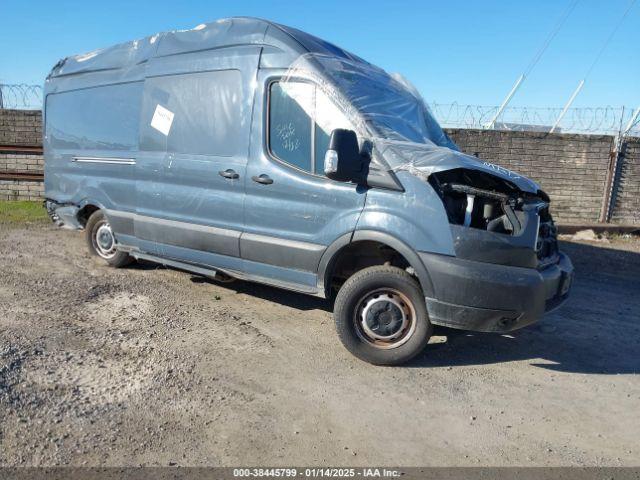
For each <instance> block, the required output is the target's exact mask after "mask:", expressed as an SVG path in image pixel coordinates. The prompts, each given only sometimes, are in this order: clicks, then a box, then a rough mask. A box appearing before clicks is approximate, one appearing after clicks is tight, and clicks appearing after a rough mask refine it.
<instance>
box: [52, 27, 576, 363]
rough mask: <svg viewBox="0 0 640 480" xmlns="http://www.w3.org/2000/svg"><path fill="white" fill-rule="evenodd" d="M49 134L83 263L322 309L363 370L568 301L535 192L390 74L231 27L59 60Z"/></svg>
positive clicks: (290, 34) (58, 193) (565, 267)
mask: <svg viewBox="0 0 640 480" xmlns="http://www.w3.org/2000/svg"><path fill="white" fill-rule="evenodd" d="M44 119H45V128H44V153H45V190H46V198H47V200H46V204H47V209H48V211H49V214H50V216H51V217H52V219H53V220H54V221H55V222H57V223H58V224H60V225H63V226H66V227H69V228H74V229H84V230H85V231H86V238H87V243H88V247H89V250H90V251H91V252H92V253H93V254H95V255H97V256H98V257H101V258H102V259H103V260H104V261H106V262H107V263H108V264H109V265H112V266H114V267H123V266H125V265H127V264H129V263H131V262H132V261H134V260H136V259H141V260H147V261H153V262H157V263H160V264H164V265H167V266H171V267H174V268H178V269H183V270H187V271H191V272H194V273H197V274H201V275H206V276H209V277H212V278H214V279H216V278H218V279H222V280H229V279H232V278H238V279H243V280H250V281H255V282H261V283H265V284H269V285H273V286H276V287H281V288H286V289H290V290H295V291H298V292H301V293H304V294H309V295H316V296H319V297H324V298H331V299H333V300H334V316H335V322H336V327H337V331H338V336H339V337H340V340H341V341H342V342H343V344H344V346H345V347H346V348H347V349H348V350H349V351H350V352H352V353H353V354H354V355H356V356H357V357H359V358H361V359H363V360H366V361H368V362H371V363H374V364H384V365H395V364H400V363H403V362H406V361H407V360H409V359H411V358H412V357H414V356H415V355H417V354H419V353H420V352H421V351H422V350H423V349H424V348H425V346H426V344H427V342H428V340H429V337H430V335H431V333H432V329H433V325H444V326H447V327H454V328H458V329H468V330H476V331H485V332H506V331H510V330H514V329H516V328H520V327H523V326H525V325H529V324H530V323H532V322H534V321H536V320H537V319H539V318H540V317H541V316H542V315H543V314H544V313H545V312H546V311H549V310H550V309H552V308H555V307H557V306H558V305H560V304H561V303H562V302H563V301H564V300H565V299H566V298H567V295H568V292H569V287H570V285H571V278H572V274H573V267H572V265H571V262H570V260H569V259H568V258H567V257H566V256H565V255H564V254H563V253H561V252H560V251H558V245H557V241H556V228H555V227H554V223H553V220H552V218H551V215H550V213H549V198H548V196H547V195H546V194H545V193H544V192H542V191H541V190H540V188H539V187H538V185H537V184H536V183H534V182H533V181H531V180H529V179H527V178H525V177H522V176H521V175H518V174H516V173H514V172H511V171H509V170H507V169H505V168H502V167H499V166H497V165H494V164H491V163H488V162H485V161H483V160H479V159H477V158H475V157H472V156H469V155H465V154H463V153H461V152H460V151H459V150H458V148H457V147H456V145H455V144H454V143H453V142H452V141H451V140H450V139H449V137H448V136H447V135H446V134H445V133H444V132H443V130H442V129H441V128H440V126H439V125H438V123H437V122H436V120H435V119H434V118H433V116H432V115H431V113H430V111H429V109H428V107H427V106H426V104H425V103H424V101H423V100H422V98H421V96H420V95H419V93H418V92H417V90H416V89H415V88H413V87H412V86H411V84H410V83H409V82H407V81H406V80H405V79H404V78H403V77H401V76H400V75H390V74H388V73H387V72H385V71H384V70H382V69H380V68H378V67H376V66H374V65H372V64H370V63H368V62H366V61H365V60H363V59H362V58H359V57H357V56H356V55H353V54H351V53H349V52H347V51H345V50H343V49H341V48H339V47H336V46H335V45H332V44H330V43H327V42H325V41H323V40H320V39H318V38H316V37H313V36H311V35H308V34H306V33H303V32H301V31H298V30H296V29H293V28H289V27H285V26H282V25H278V24H275V23H272V22H268V21H265V20H259V19H253V18H232V19H226V20H220V21H217V22H214V23H210V24H206V25H200V26H198V27H196V28H194V29H192V30H184V31H173V32H167V33H160V34H157V35H153V36H151V37H147V38H144V39H142V40H137V41H133V42H128V43H123V44H120V45H116V46H114V47H111V48H107V49H104V50H98V51H94V52H91V53H87V54H84V55H77V56H73V57H68V58H65V59H64V60H61V61H60V62H58V64H57V65H55V67H54V68H53V70H52V71H51V73H50V75H49V76H48V77H47V80H46V84H45V105H44Z"/></svg>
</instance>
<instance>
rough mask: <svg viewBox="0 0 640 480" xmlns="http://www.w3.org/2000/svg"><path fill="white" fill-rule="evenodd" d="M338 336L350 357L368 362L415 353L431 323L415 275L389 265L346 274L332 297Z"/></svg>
mask: <svg viewBox="0 0 640 480" xmlns="http://www.w3.org/2000/svg"><path fill="white" fill-rule="evenodd" d="M334 318H335V322H336V329H337V331H338V336H339V337H340V340H341V341H342V343H343V345H344V346H345V347H346V348H347V350H349V351H350V352H351V353H352V354H353V355H355V356H356V357H358V358H360V359H361V360H364V361H365V362H369V363H373V364H374V365H400V364H402V363H405V362H407V361H409V360H411V359H412V358H413V357H415V356H416V355H418V354H419V353H421V352H422V351H423V350H424V348H425V347H426V345H427V342H428V341H429V337H431V333H432V332H433V326H432V325H431V322H430V321H429V317H428V315H427V308H426V305H425V301H424V296H423V294H422V289H421V288H420V285H419V283H418V282H417V280H416V279H415V278H413V277H412V276H411V275H409V274H408V273H407V272H405V271H404V270H402V269H400V268H397V267H391V266H376V267H369V268H365V269H364V270H360V271H359V272H357V273H355V274H354V275H352V276H351V277H350V278H349V279H348V280H347V281H346V282H345V283H344V285H343V286H342V288H341V289H340V291H339V292H338V296H337V297H336V301H335V307H334Z"/></svg>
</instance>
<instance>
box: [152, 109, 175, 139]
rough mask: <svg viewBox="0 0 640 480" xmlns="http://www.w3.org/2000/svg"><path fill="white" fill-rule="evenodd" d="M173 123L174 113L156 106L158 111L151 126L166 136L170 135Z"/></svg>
mask: <svg viewBox="0 0 640 480" xmlns="http://www.w3.org/2000/svg"><path fill="white" fill-rule="evenodd" d="M172 123H173V112H172V111H171V110H167V109H166V108H164V107H163V106H162V105H157V106H156V111H155V112H154V113H153V118H152V119H151V126H152V127H153V128H155V129H156V130H158V131H159V132H160V133H162V134H164V135H169V130H171V124H172Z"/></svg>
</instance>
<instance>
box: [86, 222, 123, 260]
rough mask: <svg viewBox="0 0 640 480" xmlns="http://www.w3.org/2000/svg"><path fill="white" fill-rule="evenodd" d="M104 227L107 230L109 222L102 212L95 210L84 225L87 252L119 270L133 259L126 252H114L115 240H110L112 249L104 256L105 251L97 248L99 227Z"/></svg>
mask: <svg viewBox="0 0 640 480" xmlns="http://www.w3.org/2000/svg"><path fill="white" fill-rule="evenodd" d="M105 226H106V227H107V228H109V222H108V220H107V217H106V216H105V214H104V212H103V211H102V210H96V211H95V212H93V213H92V214H91V216H90V217H89V220H87V224H86V225H85V238H86V241H87V246H88V247H89V252H90V253H91V254H92V255H95V256H97V257H100V258H102V259H103V260H104V261H105V262H107V263H108V264H109V265H111V266H112V267H116V268H120V267H124V266H126V265H129V264H130V263H131V262H133V258H131V256H129V255H128V254H127V253H126V252H122V251H120V250H115V238H112V240H113V248H114V251H113V252H112V253H109V254H106V253H105V250H104V249H102V248H101V247H100V246H99V244H98V239H97V234H98V231H99V230H100V229H101V227H105ZM109 230H110V228H109Z"/></svg>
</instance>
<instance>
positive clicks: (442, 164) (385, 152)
mask: <svg viewBox="0 0 640 480" xmlns="http://www.w3.org/2000/svg"><path fill="white" fill-rule="evenodd" d="M374 145H375V150H376V151H377V153H378V154H380V155H381V156H382V157H383V159H384V161H385V162H386V163H387V164H388V165H389V166H390V167H391V170H392V171H394V172H399V171H407V172H409V173H412V174H413V175H416V176H419V177H423V178H425V179H426V178H428V177H429V176H430V175H431V174H432V173H435V172H441V171H445V170H452V169H454V168H467V169H471V170H479V171H482V172H486V173H489V174H491V175H494V176H496V177H500V178H502V179H504V180H507V181H509V182H511V183H513V184H514V185H516V186H517V187H518V188H519V189H520V190H522V191H523V192H529V193H533V194H536V193H538V190H540V186H539V185H538V184H537V183H536V182H534V181H533V180H531V179H529V178H527V177H524V176H522V175H520V174H518V173H515V172H512V171H511V170H509V169H506V168H504V167H501V166H499V165H495V164H493V163H490V162H487V161H484V160H480V159H478V158H476V157H474V156H471V155H467V154H465V153H462V152H458V151H455V150H451V149H450V148H446V147H438V146H437V145H435V144H423V143H413V142H402V141H395V140H387V139H376V140H374Z"/></svg>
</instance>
